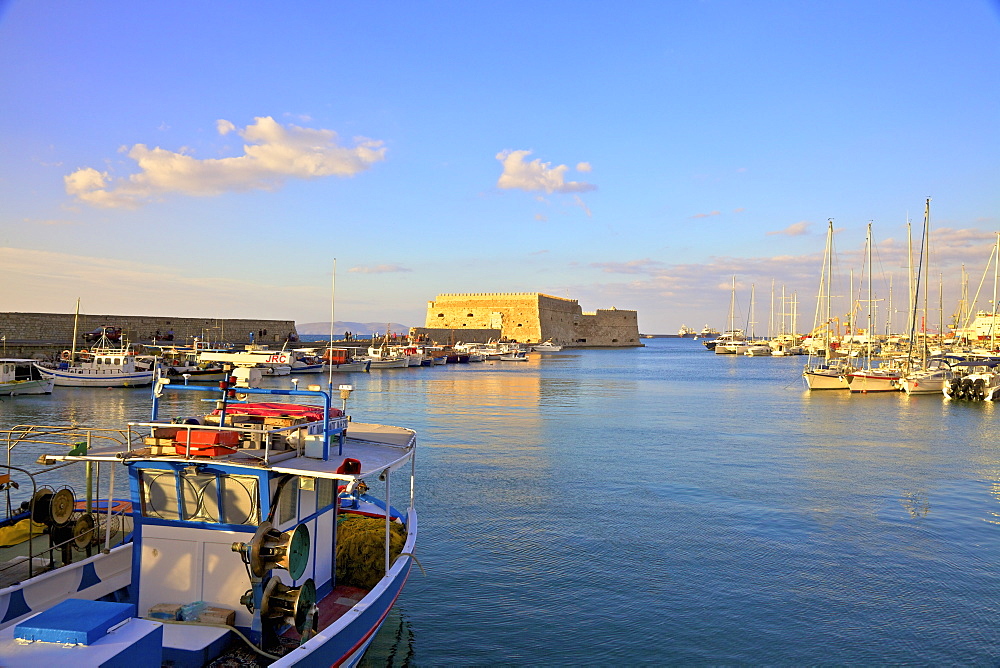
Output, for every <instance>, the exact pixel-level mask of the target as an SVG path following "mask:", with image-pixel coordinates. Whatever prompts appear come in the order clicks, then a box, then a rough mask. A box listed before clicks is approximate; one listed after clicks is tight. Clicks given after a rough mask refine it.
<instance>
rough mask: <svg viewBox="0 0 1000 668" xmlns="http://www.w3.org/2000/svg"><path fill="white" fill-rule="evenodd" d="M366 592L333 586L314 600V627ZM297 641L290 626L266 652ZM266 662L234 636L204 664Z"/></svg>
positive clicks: (224, 667)
mask: <svg viewBox="0 0 1000 668" xmlns="http://www.w3.org/2000/svg"><path fill="white" fill-rule="evenodd" d="M367 593H368V590H367V589H359V588H357V587H345V586H337V587H335V588H334V590H333V591H332V592H331V593H330V595H329V596H326V597H325V598H323V599H322V600H320V601H317V602H316V605H317V606H318V608H319V620H318V629H319V630H321V631H322V630H323V629H325V628H326V627H328V626H330V625H331V624H333V623H334V622H335V621H337V620H338V619H339V618H340V617H341V616H342V615H343V614H344V613H346V612H347V611H348V610H350V609H351V608H352V607H353V606H354V605H355V604H356V603H357V602H358V601H360V600H361V599H362V598H364V597H365V595H366V594H367ZM300 641H301V637H300V636H299V634H298V632H297V631H296V630H295V628H294V627H292V628H290V629H288V630H287V631H285V632H284V633H283V634H281V636H280V637H279V638H278V639H277V643H276V644H275V645H273V646H272V647H268V648H267V650H268V652H269V653H270V654H274V655H276V656H284V655H285V654H287V653H288V652H291V651H292V650H293V649H295V648H296V647H298V646H299V643H300ZM270 663H271V660H269V659H267V658H266V657H263V656H261V655H260V654H257V653H256V652H254V651H253V650H252V649H250V648H249V647H247V646H246V644H245V643H243V642H241V641H239V640H238V639H234V640H233V642H232V644H231V645H230V646H229V649H227V650H226V651H225V652H223V653H222V655H221V656H219V657H218V658H216V659H215V660H213V661H212V662H210V663H208V664H206V665H207V666H209V667H211V668H236V667H237V666H267V665H268V664H270Z"/></svg>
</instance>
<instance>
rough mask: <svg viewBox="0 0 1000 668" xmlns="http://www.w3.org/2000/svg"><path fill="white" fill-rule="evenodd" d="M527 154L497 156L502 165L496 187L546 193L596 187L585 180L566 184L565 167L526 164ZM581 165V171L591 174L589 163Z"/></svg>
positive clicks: (586, 190) (533, 162) (512, 152)
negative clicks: (582, 167) (582, 168)
mask: <svg viewBox="0 0 1000 668" xmlns="http://www.w3.org/2000/svg"><path fill="white" fill-rule="evenodd" d="M529 155H531V151H510V150H508V151H501V152H500V153H497V155H496V158H497V160H499V161H500V162H501V163H502V164H503V173H502V174H501V175H500V178H499V180H497V187H498V188H503V189H505V190H510V189H517V190H526V191H528V192H538V191H542V192H547V193H581V192H589V191H591V190H596V189H597V186H595V185H594V184H592V183H587V182H585V181H566V177H565V174H566V172H567V171H568V170H569V167H567V166H566V165H558V166H556V167H552V163H549V162H542V161H541V160H539V159H535V160H532V161H531V162H525V158H526V157H527V156H529ZM580 164H582V165H586V168H585V169H584V170H582V171H590V164H589V163H580ZM577 169H579V165H578V166H577Z"/></svg>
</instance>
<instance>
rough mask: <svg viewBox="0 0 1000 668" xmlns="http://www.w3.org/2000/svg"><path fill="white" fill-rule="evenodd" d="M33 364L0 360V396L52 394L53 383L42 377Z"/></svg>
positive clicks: (28, 361)
mask: <svg viewBox="0 0 1000 668" xmlns="http://www.w3.org/2000/svg"><path fill="white" fill-rule="evenodd" d="M34 363H35V360H29V359H18V358H15V357H5V358H0V395H2V396H5V397H13V396H15V395H18V394H52V386H53V385H54V384H55V381H54V380H53V379H52V378H45V377H43V376H42V374H41V372H39V371H38V369H36V368H35V364H34Z"/></svg>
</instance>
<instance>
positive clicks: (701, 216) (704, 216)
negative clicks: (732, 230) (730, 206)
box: [691, 211, 722, 218]
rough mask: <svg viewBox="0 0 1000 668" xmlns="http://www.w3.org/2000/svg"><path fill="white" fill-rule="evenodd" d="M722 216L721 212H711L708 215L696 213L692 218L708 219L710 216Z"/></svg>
mask: <svg viewBox="0 0 1000 668" xmlns="http://www.w3.org/2000/svg"><path fill="white" fill-rule="evenodd" d="M721 214H722V212H721V211H709V212H708V213H696V214H694V215H693V216H691V217H692V218H708V217H709V216H718V215H721Z"/></svg>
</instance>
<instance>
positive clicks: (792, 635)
mask: <svg viewBox="0 0 1000 668" xmlns="http://www.w3.org/2000/svg"><path fill="white" fill-rule="evenodd" d="M647 344H648V345H647V346H646V347H644V348H640V349H632V350H583V351H573V352H569V351H567V352H562V353H555V354H545V355H543V356H539V355H535V356H533V358H532V360H531V361H530V362H527V363H501V362H496V363H487V364H477V365H448V366H444V367H431V368H423V369H401V370H384V371H380V372H379V371H376V372H373V373H371V374H351V375H350V376H349V379H345V380H344V381H341V382H351V383H353V384H354V385H355V386H356V387H357V388H358V389H357V391H356V392H355V393H354V395H353V396H352V398H351V400H350V403H349V408H350V412H351V413H352V414H353V416H354V418H355V419H356V420H362V421H382V422H387V423H390V424H399V425H404V426H408V427H412V428H414V429H416V430H417V431H418V435H419V448H418V452H419V454H418V459H417V462H418V464H417V468H418V476H419V479H418V498H417V501H418V511H419V513H420V536H419V539H418V549H417V555H418V557H419V559H420V563H421V564H422V565H423V567H424V569H425V570H426V574H422V573H421V572H420V571H419V569H416V568H415V569H414V570H413V572H412V574H411V576H410V580H409V582H408V584H407V586H406V588H405V590H404V591H403V594H402V596H401V597H400V599H399V601H398V603H397V606H396V608H395V611H394V613H393V615H392V616H391V617H390V618H389V620H388V621H387V624H386V626H385V627H384V629H383V631H382V632H381V633H380V635H379V637H378V639H377V641H376V644H375V645H374V646H373V648H372V650H371V651H369V654H368V656H367V657H366V659H365V662H366V663H367V664H368V665H383V664H386V663H391V664H396V665H401V664H406V663H409V664H412V665H416V666H437V665H495V664H505V665H596V664H604V665H607V664H616V665H639V664H646V665H655V664H712V665H727V664H728V665H732V664H748V663H749V664H779V665H788V664H825V665H830V664H862V663H863V664H872V663H878V664H917V665H932V664H933V665H941V664H953V665H954V664H961V665H996V664H997V662H998V660H1000V625H998V620H1000V605H998V601H1000V575H998V570H997V564H998V563H1000V526H998V524H1000V482H998V481H1000V446H998V439H997V431H996V428H995V424H996V422H995V421H996V418H997V416H996V415H995V412H996V406H995V405H994V404H991V403H987V404H982V403H980V404H977V403H964V402H955V403H949V402H946V401H944V400H943V399H941V398H938V397H936V396H934V397H912V398H910V397H907V396H906V395H905V394H902V393H899V394H872V395H864V396H861V395H854V396H851V395H849V394H848V393H841V392H829V393H824V392H818V393H812V394H810V393H807V392H806V391H804V389H803V386H802V384H801V380H800V377H799V371H800V369H801V365H802V364H803V362H804V358H801V357H788V358H756V357H755V358H747V357H734V356H729V355H726V356H723V355H714V354H711V353H709V352H707V351H706V350H705V349H704V348H703V347H702V346H701V345H700V343H698V342H695V341H690V340H676V339H654V340H648V341H647ZM269 382H271V383H275V384H278V383H287V382H288V380H287V378H286V379H270V380H269ZM335 382H338V381H335ZM148 411H149V400H148V391H147V390H115V391H106V390H92V389H78V390H75V389H71V388H57V393H55V394H53V395H52V396H51V397H18V398H17V399H5V400H3V401H2V402H0V419H2V423H3V425H4V426H9V425H12V424H15V423H19V422H39V421H42V422H50V423H64V422H66V421H70V420H75V421H78V422H80V423H89V424H102V425H106V426H114V425H117V424H118V423H119V422H120V421H123V420H127V419H139V420H141V419H145V418H146V417H147V415H148Z"/></svg>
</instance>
